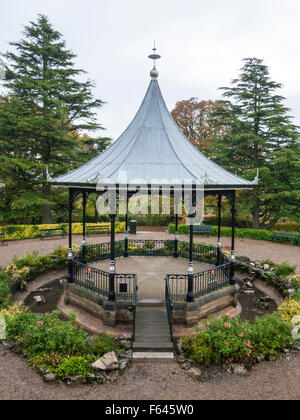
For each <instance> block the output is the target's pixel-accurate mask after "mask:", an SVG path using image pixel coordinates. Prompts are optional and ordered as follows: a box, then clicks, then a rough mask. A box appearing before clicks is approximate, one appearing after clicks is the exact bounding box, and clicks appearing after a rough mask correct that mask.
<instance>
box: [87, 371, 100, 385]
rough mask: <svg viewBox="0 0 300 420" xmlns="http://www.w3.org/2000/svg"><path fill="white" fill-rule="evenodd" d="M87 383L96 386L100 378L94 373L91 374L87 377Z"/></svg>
mask: <svg viewBox="0 0 300 420" xmlns="http://www.w3.org/2000/svg"><path fill="white" fill-rule="evenodd" d="M87 381H88V383H89V384H96V383H97V382H98V376H97V375H95V374H94V373H90V374H89V375H88V377H87Z"/></svg>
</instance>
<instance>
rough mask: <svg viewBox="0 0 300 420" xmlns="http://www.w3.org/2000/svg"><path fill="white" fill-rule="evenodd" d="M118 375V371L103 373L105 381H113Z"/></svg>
mask: <svg viewBox="0 0 300 420" xmlns="http://www.w3.org/2000/svg"><path fill="white" fill-rule="evenodd" d="M118 377H119V371H114V372H109V373H106V374H105V380H106V382H110V383H112V382H114V381H115V380H116V379H118Z"/></svg>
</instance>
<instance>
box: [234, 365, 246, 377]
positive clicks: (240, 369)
mask: <svg viewBox="0 0 300 420" xmlns="http://www.w3.org/2000/svg"><path fill="white" fill-rule="evenodd" d="M231 368H232V372H233V373H234V374H235V375H241V376H244V375H246V373H247V369H246V368H245V366H244V365H232V367H231Z"/></svg>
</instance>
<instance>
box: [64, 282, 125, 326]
mask: <svg viewBox="0 0 300 420" xmlns="http://www.w3.org/2000/svg"><path fill="white" fill-rule="evenodd" d="M64 301H65V304H66V305H68V304H71V305H74V306H77V307H78V308H81V309H83V310H85V311H86V312H88V313H90V314H91V315H93V316H95V317H96V318H99V319H101V320H102V321H103V324H104V325H107V326H110V327H114V326H115V325H116V324H117V323H124V324H132V323H133V313H132V312H130V310H129V309H128V307H129V305H128V304H127V303H126V302H122V301H120V302H108V301H107V300H106V299H103V298H101V297H100V296H98V295H97V294H96V293H94V292H92V291H90V290H88V289H85V288H84V287H81V286H78V285H77V284H74V283H73V284H67V285H66V286H65V290H64Z"/></svg>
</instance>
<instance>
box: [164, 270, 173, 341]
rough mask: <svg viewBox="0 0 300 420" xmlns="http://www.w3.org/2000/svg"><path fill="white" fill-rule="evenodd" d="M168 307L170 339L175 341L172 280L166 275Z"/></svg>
mask: <svg viewBox="0 0 300 420" xmlns="http://www.w3.org/2000/svg"><path fill="white" fill-rule="evenodd" d="M166 308H167V316H168V323H169V329H170V339H171V341H173V309H174V304H173V297H172V293H171V289H170V282H169V278H168V276H166Z"/></svg>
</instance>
